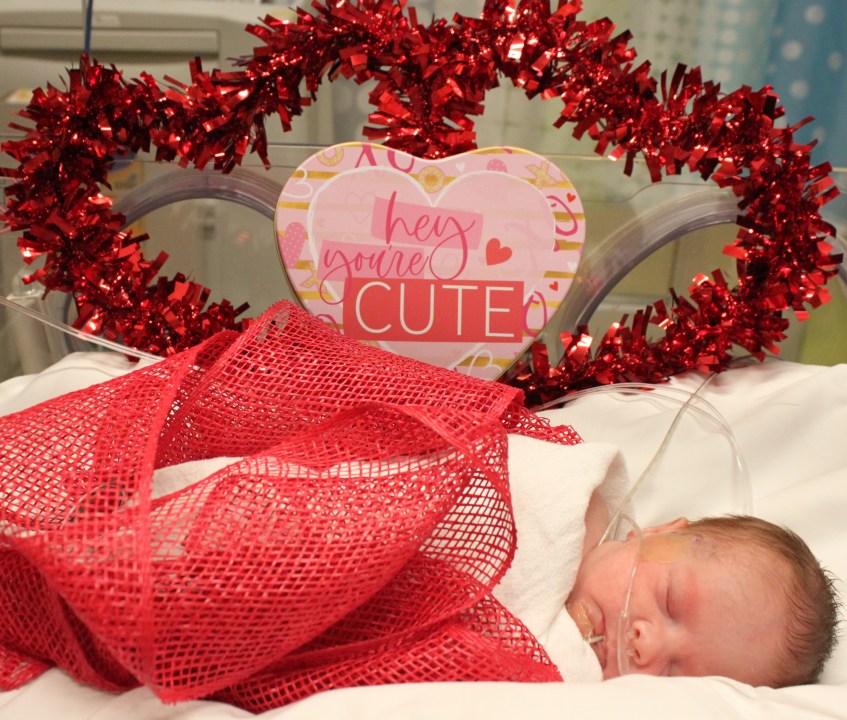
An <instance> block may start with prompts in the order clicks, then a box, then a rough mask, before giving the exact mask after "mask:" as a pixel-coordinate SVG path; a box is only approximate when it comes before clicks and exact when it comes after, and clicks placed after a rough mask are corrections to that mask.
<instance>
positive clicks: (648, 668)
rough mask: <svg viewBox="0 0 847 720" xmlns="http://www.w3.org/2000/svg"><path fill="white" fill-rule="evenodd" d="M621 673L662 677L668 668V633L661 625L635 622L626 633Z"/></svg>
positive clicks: (640, 621)
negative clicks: (624, 665)
mask: <svg viewBox="0 0 847 720" xmlns="http://www.w3.org/2000/svg"><path fill="white" fill-rule="evenodd" d="M624 642H625V647H624V652H623V653H622V655H623V658H622V662H624V663H626V664H627V665H628V667H621V673H622V674H624V673H642V674H646V675H661V674H662V673H663V672H664V670H665V668H666V667H667V657H668V643H669V638H668V633H667V629H666V628H665V627H663V625H662V624H661V623H653V622H650V621H647V620H635V621H633V622H632V623H631V624H630V626H629V627H628V628H627V629H626V631H625V633H624Z"/></svg>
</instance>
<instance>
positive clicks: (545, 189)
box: [276, 142, 585, 379]
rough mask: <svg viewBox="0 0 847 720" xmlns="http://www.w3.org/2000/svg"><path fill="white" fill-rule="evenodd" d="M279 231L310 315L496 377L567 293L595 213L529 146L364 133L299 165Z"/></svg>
mask: <svg viewBox="0 0 847 720" xmlns="http://www.w3.org/2000/svg"><path fill="white" fill-rule="evenodd" d="M276 231H277V240H278V243H279V250H280V255H281V257H282V261H283V264H284V265H285V270H286V273H287V274H288V278H289V280H290V282H291V285H292V287H293V288H294V292H295V293H296V294H297V297H298V298H299V299H300V301H301V302H302V304H303V305H304V307H305V308H306V309H307V310H309V312H311V313H312V314H313V315H315V316H316V317H320V318H323V319H324V320H326V321H327V322H329V323H331V324H332V325H334V326H335V327H336V328H338V329H339V330H340V331H341V332H343V333H344V334H345V335H347V336H348V337H352V338H356V339H358V340H362V341H365V342H371V343H376V344H378V345H379V346H381V347H383V348H385V349H387V350H390V351H392V352H395V353H398V354H401V355H406V356H409V357H414V358H417V359H419V360H423V361H425V362H428V363H431V364H434V365H439V366H442V367H448V368H453V369H456V370H460V371H462V372H466V373H468V374H471V375H475V376H477V377H484V378H489V379H494V378H496V377H497V376H499V375H500V374H501V373H502V372H503V371H504V370H505V369H506V368H508V367H509V366H510V365H511V364H512V363H513V362H514V360H515V358H516V357H517V356H518V355H520V354H521V353H522V352H523V351H524V350H525V349H526V347H527V346H528V345H529V344H530V343H531V342H532V341H533V340H534V338H535V337H536V336H537V335H538V333H539V332H540V331H541V330H542V329H543V328H544V326H545V325H546V324H547V321H548V319H549V318H550V317H551V316H552V314H553V312H555V310H556V308H557V307H558V306H559V305H560V304H561V302H562V300H563V299H564V297H565V294H566V293H567V291H568V288H569V287H570V284H571V282H572V280H573V277H574V274H575V272H576V268H577V265H578V263H579V259H580V255H581V253H582V247H583V242H584V239H585V218H584V214H583V209H582V204H581V202H580V199H579V196H578V194H577V192H576V190H575V189H574V187H573V185H572V183H571V182H570V181H569V180H568V179H567V177H565V175H564V174H563V173H562V172H561V170H559V169H558V168H557V167H556V166H555V165H554V164H553V163H552V162H551V161H550V160H547V159H546V158H544V157H542V156H540V155H537V154H535V153H532V152H529V151H526V150H521V149H517V148H506V147H496V148H486V149H481V150H475V151H473V152H468V153H463V154H461V155H455V156H451V157H448V158H444V159H441V160H425V159H422V158H418V157H414V156H412V155H408V154H406V153H403V152H401V151H398V150H392V149H389V148H386V147H384V146H382V145H374V144H371V143H359V142H355V143H345V144H342V145H336V146H333V147H330V148H328V149H325V150H322V151H321V152H318V153H316V154H315V155H313V156H312V157H310V158H309V159H308V160H306V161H305V162H304V163H303V164H302V165H301V166H300V167H299V168H298V169H297V170H296V171H295V172H294V173H293V175H292V176H291V178H290V179H289V180H288V182H287V183H286V184H285V187H284V188H283V190H282V193H281V195H280V198H279V203H278V205H277V213H276Z"/></svg>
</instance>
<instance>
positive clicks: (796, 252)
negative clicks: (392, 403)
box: [2, 0, 840, 402]
mask: <svg viewBox="0 0 847 720" xmlns="http://www.w3.org/2000/svg"><path fill="white" fill-rule="evenodd" d="M313 5H314V8H315V10H316V12H315V14H314V15H312V14H309V13H306V12H304V11H298V12H299V17H298V20H297V22H293V23H288V22H283V21H280V20H277V19H274V18H271V17H268V18H266V19H265V21H264V24H263V25H258V26H250V27H248V30H249V31H250V32H252V33H253V34H254V35H256V36H257V37H258V38H259V39H260V40H261V41H262V42H263V43H264V45H263V46H261V47H258V48H256V50H255V51H254V54H253V55H252V56H250V57H246V58H242V59H241V60H240V61H239V63H238V67H239V69H238V70H234V71H230V72H226V71H222V70H214V71H212V72H206V71H203V70H202V69H201V67H200V64H199V61H198V62H196V63H194V64H193V65H192V68H191V70H192V80H191V85H190V86H187V87H183V86H179V87H177V86H171V87H167V88H165V89H163V88H162V87H160V85H159V84H158V83H157V82H156V81H155V80H154V79H153V78H152V77H150V76H149V75H146V74H142V76H141V77H140V78H138V79H135V80H131V81H126V80H124V78H123V77H122V75H121V73H120V72H119V71H118V70H116V69H115V68H106V67H103V66H101V65H98V64H96V63H94V62H91V61H89V59H88V58H86V57H83V58H82V59H81V61H80V67H79V68H78V69H75V70H72V71H70V73H69V82H68V85H67V88H66V89H65V90H59V89H57V88H55V87H51V86H48V88H47V90H46V91H44V90H37V91H36V92H35V93H34V95H33V98H32V101H31V102H30V104H29V106H28V107H27V108H26V109H25V110H23V111H22V112H21V113H20V114H21V116H22V117H24V118H26V119H27V120H29V121H31V122H32V123H34V127H32V128H26V127H21V126H18V125H13V127H16V128H17V129H19V130H22V131H23V132H24V133H25V135H24V137H23V138H22V139H19V140H12V141H8V142H6V143H4V144H3V151H4V152H6V153H8V154H10V155H11V156H12V157H13V158H14V159H15V160H16V161H17V163H18V166H17V167H16V168H14V169H11V170H5V171H4V173H5V174H6V175H8V176H10V177H12V178H14V183H13V184H12V185H11V186H9V187H8V188H7V189H6V194H7V197H8V204H7V210H6V212H5V213H4V215H3V216H2V219H3V220H4V221H5V222H6V223H7V224H8V225H9V226H10V227H11V228H12V229H13V230H16V231H23V232H22V234H21V236H20V238H19V240H18V244H19V246H20V249H21V251H22V253H23V256H24V259H25V260H26V261H28V262H31V261H33V260H34V259H35V258H36V257H39V256H44V260H45V262H44V265H43V267H42V268H41V269H39V270H37V271H36V272H35V273H33V274H32V275H30V276H29V280H30V281H36V280H37V281H40V282H41V283H42V284H43V285H44V286H45V287H46V288H47V290H59V291H63V292H69V293H72V294H73V296H74V299H75V301H76V305H77V308H78V311H79V318H78V320H77V321H76V324H77V326H78V327H79V328H83V329H85V330H87V331H89V332H93V333H101V334H103V335H104V336H106V337H109V338H118V339H120V340H122V341H123V342H124V343H126V344H127V345H129V346H132V347H136V348H141V349H144V350H148V351H150V352H154V353H160V354H170V353H173V352H176V351H178V350H180V349H183V348H186V347H189V346H191V345H194V344H195V343H197V342H198V341H200V340H201V339H203V338H205V337H208V336H209V335H211V334H212V333H214V332H216V331H217V330H219V329H221V328H228V327H240V326H242V325H243V323H244V322H245V321H238V320H237V318H238V316H239V315H240V314H241V313H242V312H243V310H244V308H243V307H241V308H233V306H232V305H231V304H230V303H229V302H227V301H225V300H224V301H222V302H221V303H220V304H212V305H210V306H208V307H207V306H206V303H207V301H208V297H209V291H208V290H207V289H206V288H203V287H201V286H199V285H197V284H195V283H192V282H189V281H187V280H186V279H185V277H184V276H183V275H181V274H177V275H175V276H174V277H173V278H165V277H158V278H157V275H158V272H159V270H160V268H161V265H162V263H163V262H164V259H165V258H164V256H159V257H158V258H156V259H154V260H147V259H145V258H144V256H143V254H142V252H141V249H140V242H141V241H142V240H143V239H144V236H142V237H133V235H132V234H131V233H130V232H127V231H124V230H122V228H123V225H124V218H123V217H122V216H120V215H119V214H116V213H114V212H113V211H112V207H111V201H110V200H109V199H108V198H107V197H105V196H104V195H103V194H102V192H101V188H102V187H103V184H105V183H106V177H107V172H108V169H109V167H110V164H111V162H112V161H113V159H114V158H118V157H122V156H125V155H127V154H128V153H134V152H137V151H147V150H149V149H150V147H151V146H154V147H155V148H156V159H157V160H160V161H174V160H177V161H178V162H179V163H180V164H182V165H187V164H188V163H193V164H194V165H195V166H197V167H199V168H203V167H205V166H206V165H208V164H212V165H213V167H214V168H216V169H218V170H220V171H223V172H227V171H229V170H231V169H232V168H233V167H235V166H236V165H237V164H238V163H239V162H241V160H242V158H243V156H244V155H245V154H246V153H247V152H248V151H252V152H256V153H258V154H259V155H260V156H261V157H262V158H263V159H264V161H265V163H266V164H268V161H267V140H266V136H265V131H264V118H265V117H266V116H268V115H271V114H274V113H277V114H279V116H280V120H281V123H282V126H283V128H284V129H286V130H287V129H290V123H291V120H292V118H293V117H294V116H296V115H298V114H300V113H301V111H302V108H303V106H304V105H307V104H308V103H310V102H311V101H312V100H313V99H314V98H315V96H316V93H317V89H318V86H319V84H320V82H321V80H322V79H323V78H324V77H326V78H329V79H330V80H333V79H335V78H337V77H338V76H339V75H342V76H344V77H346V78H349V79H354V80H355V81H356V82H359V83H361V82H364V81H366V80H370V79H374V80H376V86H375V87H374V89H373V90H372V91H371V93H370V100H371V102H372V104H373V105H374V106H375V108H376V109H375V111H374V112H373V113H371V115H370V121H371V122H372V123H373V126H369V127H365V128H364V134H365V136H367V137H368V138H370V139H378V140H382V141H383V142H384V143H385V144H386V145H388V146H390V147H393V148H397V149H401V150H404V151H406V152H410V153H412V154H416V155H419V156H421V157H428V158H437V157H443V156H445V155H449V154H454V153H459V152H464V151H467V150H470V149H472V148H474V147H475V143H474V137H475V136H474V131H473V121H472V120H471V117H472V116H474V115H479V114H481V113H482V110H483V105H482V101H483V99H484V96H485V93H486V91H488V90H490V89H491V88H494V87H496V86H497V85H498V84H499V78H500V77H501V76H502V77H506V78H509V79H510V80H511V81H512V82H513V83H515V84H516V85H517V86H519V87H521V88H523V89H524V90H525V91H526V93H527V95H528V96H529V97H531V98H532V97H540V98H544V99H549V98H553V97H559V98H560V99H561V101H562V103H563V108H562V110H561V114H560V117H559V118H558V120H557V121H556V125H557V126H559V125H562V124H564V123H566V122H571V123H573V124H574V125H575V129H574V134H575V135H576V136H577V137H580V136H582V135H585V134H587V135H588V136H589V137H591V138H593V139H594V140H595V141H596V142H597V145H596V151H597V152H598V153H602V154H607V155H609V156H610V157H611V158H613V159H619V158H624V162H623V163H622V165H623V168H624V172H627V173H629V172H630V171H631V169H632V167H633V163H634V161H635V159H636V157H637V156H639V155H640V156H641V157H643V160H644V162H645V163H646V165H647V167H648V169H649V171H650V174H651V177H652V179H653V180H654V181H658V180H660V179H661V177H662V173H663V172H664V173H667V174H677V173H681V172H683V171H689V172H696V173H699V174H700V176H701V177H702V178H703V179H708V178H711V179H712V180H713V181H714V182H716V183H717V184H718V185H719V186H721V187H729V188H732V190H733V192H734V193H735V194H736V195H737V196H738V198H739V209H740V212H741V214H740V215H739V219H738V224H739V226H740V229H739V233H738V237H737V239H736V240H735V241H734V243H733V244H732V245H731V246H729V247H728V248H727V252H728V253H729V254H730V255H732V256H734V257H735V258H737V264H738V278H739V279H738V284H737V286H736V287H734V288H730V287H728V285H727V283H726V282H725V281H724V280H723V278H722V277H721V276H720V275H719V274H718V273H716V274H715V276H714V277H712V278H709V277H706V276H705V275H702V276H698V278H697V280H696V282H695V283H694V284H693V285H692V287H691V289H690V293H691V297H690V299H685V298H683V297H678V296H677V295H676V294H674V295H673V305H672V307H671V308H666V307H665V306H664V305H663V304H662V303H656V304H655V305H653V306H650V307H648V308H646V310H645V311H644V312H643V313H639V314H638V315H637V316H636V317H635V318H634V319H633V323H632V326H631V327H626V326H621V327H617V326H615V327H613V328H612V329H610V330H609V332H607V333H606V335H605V336H604V338H603V339H602V340H601V342H600V343H599V344H598V346H597V347H596V348H595V349H594V351H593V352H591V350H590V345H591V341H590V338H588V336H587V335H586V332H587V331H586V330H584V329H576V328H574V333H573V334H569V333H565V334H564V335H563V337H562V339H563V343H564V356H563V359H562V361H561V363H560V364H559V365H558V366H557V367H551V366H550V365H549V363H547V362H546V357H545V356H544V354H543V352H542V351H541V350H540V349H539V350H538V351H537V352H536V353H534V362H533V365H532V366H528V365H523V366H520V367H518V368H517V370H516V371H514V372H513V374H512V375H511V377H510V379H509V382H511V383H513V384H515V385H518V386H519V387H522V388H523V389H524V390H525V391H526V393H527V395H528V397H529V398H530V400H531V401H532V402H539V401H543V400H546V399H550V398H552V397H557V396H559V395H561V394H563V393H565V392H567V391H569V390H571V389H574V388H576V387H580V386H583V385H586V384H592V383H598V382H603V383H607V382H618V381H622V380H647V381H656V380H660V379H662V378H664V377H667V376H668V375H670V374H674V373H677V372H681V371H683V370H686V369H688V368H692V367H700V368H708V369H720V368H722V367H725V366H726V365H727V363H728V362H729V361H730V360H731V356H730V349H731V347H732V346H733V345H734V344H735V345H739V346H741V347H743V348H745V349H746V350H747V351H748V352H750V353H753V354H754V355H757V356H760V357H761V356H763V354H764V353H763V351H764V350H775V347H776V343H778V342H779V341H780V340H782V339H783V338H784V330H785V329H786V327H787V325H788V320H787V319H786V318H785V317H784V311H787V310H789V309H791V310H793V311H794V312H796V313H797V314H799V315H800V316H803V315H805V313H806V308H807V306H809V307H816V306H818V305H820V304H821V303H823V302H825V301H826V300H827V299H828V294H827V291H826V289H825V288H824V285H825V283H826V282H827V280H828V279H829V278H830V277H831V276H832V275H833V274H834V273H835V268H836V266H837V264H838V262H839V261H840V257H838V256H835V255H832V254H831V251H832V246H831V245H830V244H829V243H828V242H827V241H826V237H827V236H828V235H833V234H834V230H833V228H832V227H831V226H830V225H829V224H827V223H826V222H824V221H823V220H822V218H821V215H820V209H821V207H822V206H823V205H824V204H825V203H826V202H828V201H829V200H831V199H832V198H833V197H834V196H835V195H836V194H837V189H836V188H835V186H834V183H833V181H832V179H831V178H830V177H829V173H830V170H831V168H830V167H829V165H827V164H824V165H819V166H817V167H812V166H811V164H810V149H811V146H806V145H799V144H797V143H796V142H795V141H794V132H795V130H796V129H797V127H799V126H794V127H787V128H782V129H778V128H776V127H775V125H774V121H775V120H776V119H777V118H779V117H780V116H781V115H782V114H783V110H782V108H781V107H780V106H779V105H778V100H777V97H776V96H775V95H774V94H773V93H772V92H771V91H770V89H769V88H764V89H762V90H758V91H753V90H751V89H750V88H747V87H744V88H741V89H739V90H736V91H735V92H731V93H727V94H722V93H721V92H720V88H719V86H718V85H716V84H714V83H711V82H704V81H702V79H701V76H700V71H699V69H698V68H694V69H691V70H686V69H685V68H682V67H680V68H678V69H677V71H676V72H675V73H674V74H673V76H672V77H671V78H670V81H668V78H667V75H666V74H663V75H662V80H661V83H657V81H656V80H654V79H653V78H651V76H650V75H649V69H650V68H649V64H647V63H643V64H640V65H638V66H635V67H634V62H633V61H634V58H635V51H634V49H632V48H630V47H628V42H629V39H630V38H629V34H628V33H622V34H619V35H617V36H613V31H614V25H613V24H612V23H611V22H610V21H609V20H601V21H598V22H595V23H591V24H586V23H584V22H582V21H580V20H579V19H578V12H579V10H580V7H581V3H580V2H579V0H574V1H573V2H563V1H560V3H559V7H558V9H557V10H555V11H551V9H550V4H549V2H548V1H547V0H523V1H519V0H487V2H486V3H485V5H484V9H483V11H482V14H481V16H480V17H478V18H468V17H462V16H456V17H455V18H454V19H453V22H447V21H446V20H443V19H436V20H433V21H432V22H431V23H430V24H429V25H427V26H425V25H422V24H420V23H419V22H418V21H417V18H416V16H415V13H414V11H413V10H412V9H409V10H408V11H407V10H406V9H405V0H359V1H358V2H355V3H353V2H342V3H328V2H325V3H321V2H317V1H316V2H314V3H313ZM303 86H305V90H306V93H307V96H305V97H304V96H303V95H302V94H301V91H300V88H301V87H303ZM801 124H802V123H801ZM154 280H155V282H154ZM648 322H650V323H654V324H657V325H658V326H660V328H661V329H663V330H664V335H663V336H662V337H660V338H659V339H658V340H656V341H648V340H647V338H646V336H645V333H644V329H645V327H646V324H647V323H648Z"/></svg>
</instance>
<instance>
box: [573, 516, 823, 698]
mask: <svg viewBox="0 0 847 720" xmlns="http://www.w3.org/2000/svg"><path fill="white" fill-rule="evenodd" d="M599 504H600V503H596V502H592V504H591V505H590V506H589V513H588V514H587V523H586V524H587V528H589V532H588V534H587V536H586V538H587V540H588V543H587V546H586V550H587V552H585V554H584V557H583V560H582V563H581V565H580V568H579V572H578V574H577V578H576V583H575V585H574V587H573V589H572V591H571V593H570V595H569V597H568V600H567V605H568V609H569V611H570V613H571V615H572V616H573V617H574V620H575V622H576V624H577V626H578V627H579V629H580V632H581V633H582V634H583V636H584V637H587V638H588V641H589V642H591V644H592V647H593V648H594V649H595V651H596V654H597V657H598V659H599V662H600V665H601V667H602V669H603V677H604V678H611V677H615V676H617V675H621V674H624V673H630V672H631V673H644V674H650V675H688V676H704V675H721V676H724V677H729V678H732V679H735V680H739V681H741V682H745V683H748V684H750V685H769V686H771V687H782V686H785V685H799V684H806V683H813V682H815V681H817V679H818V677H819V676H820V673H821V671H822V669H823V665H824V662H825V661H826V660H827V658H828V657H829V656H830V654H831V652H832V648H833V645H834V639H835V628H836V624H837V602H836V600H835V596H834V592H833V587H832V584H831V582H830V579H829V577H828V576H827V575H826V573H825V572H824V571H823V570H822V569H821V568H820V566H819V564H818V562H817V560H816V559H815V558H814V556H813V555H812V553H811V552H810V551H809V549H808V547H807V546H806V544H805V543H804V542H803V541H802V540H801V539H800V538H799V537H798V536H797V535H795V534H794V533H792V532H790V531H787V530H785V529H783V528H780V527H777V526H776V525H773V524H771V523H768V522H766V521H764V520H761V519H758V518H753V517H746V516H732V517H729V516H728V517H718V518H707V519H703V520H698V521H695V522H689V521H688V520H686V519H685V518H679V519H678V520H675V521H673V522H669V523H665V524H663V525H659V526H656V527H652V528H649V529H647V530H644V534H643V537H642V538H638V537H637V536H635V534H634V533H633V534H632V535H633V536H632V537H630V538H629V539H628V540H626V541H623V542H604V543H602V544H600V545H596V544H594V543H592V534H594V536H595V537H596V531H597V527H598V526H599V525H600V524H602V523H598V522H597V518H596V517H594V518H593V517H592V515H597V516H600V517H602V515H603V511H602V509H600V510H598V509H597V508H592V506H593V505H599ZM592 524H594V527H593V528H592V527H591V526H592ZM592 531H593V533H592ZM634 563H637V564H636V565H635V566H634ZM630 580H631V583H630ZM627 597H628V599H627Z"/></svg>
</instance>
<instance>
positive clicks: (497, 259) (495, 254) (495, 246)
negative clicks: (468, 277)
mask: <svg viewBox="0 0 847 720" xmlns="http://www.w3.org/2000/svg"><path fill="white" fill-rule="evenodd" d="M510 257H512V249H511V248H507V247H503V246H502V245H501V244H500V240H499V239H497V238H491V240H489V241H488V242H487V243H485V264H486V265H499V264H500V263H504V262H506V261H507V260H508V259H509V258H510Z"/></svg>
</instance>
